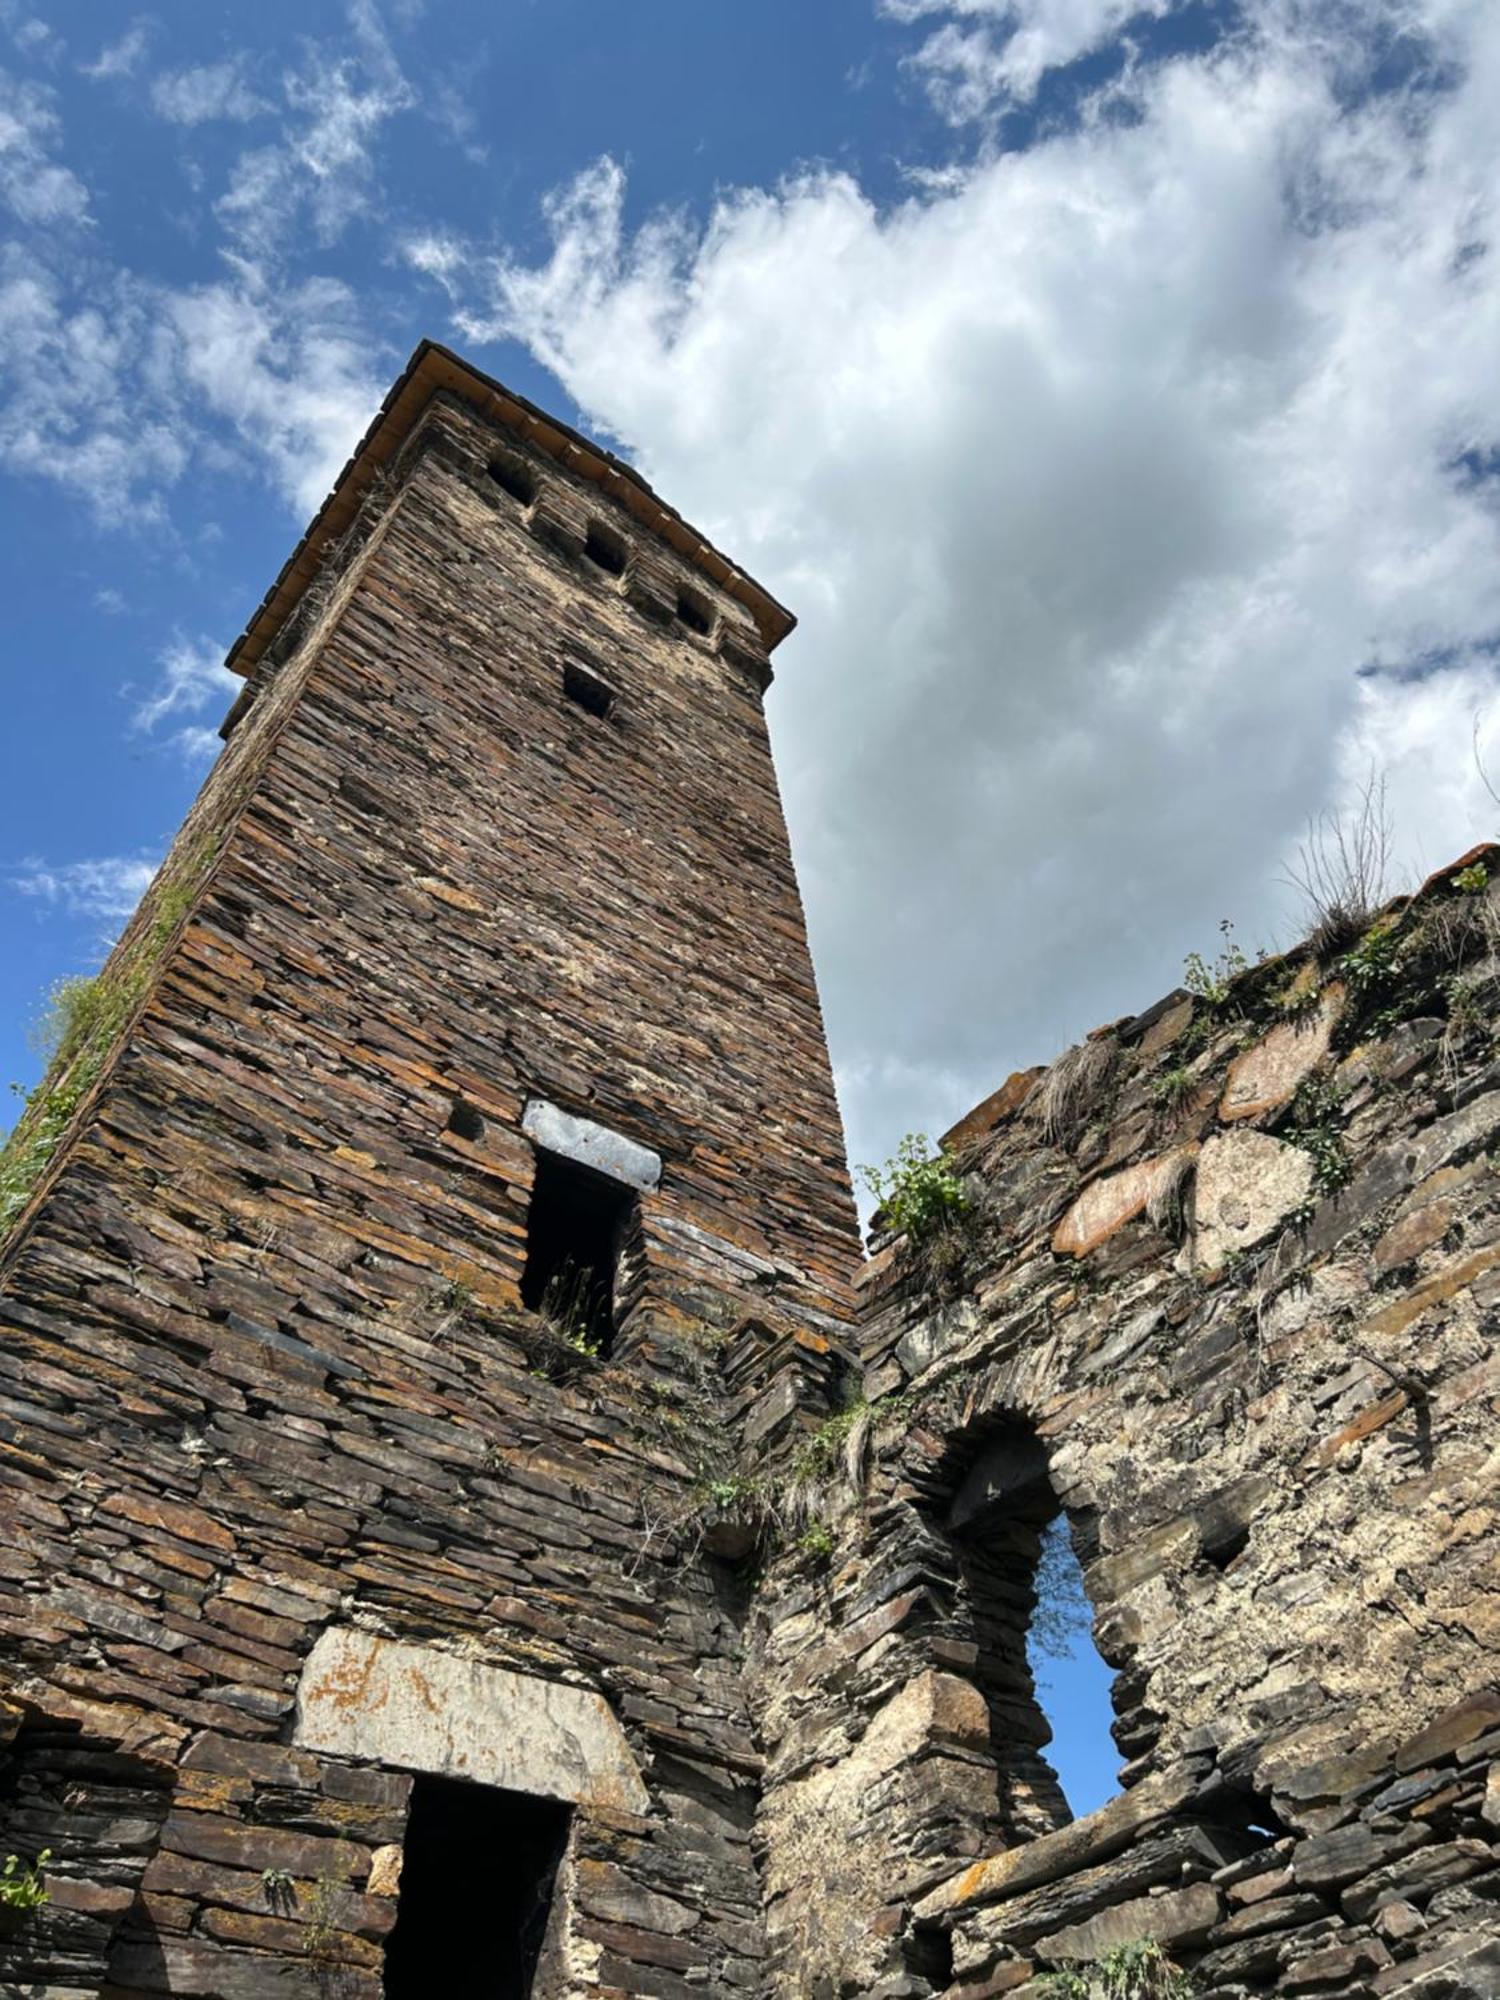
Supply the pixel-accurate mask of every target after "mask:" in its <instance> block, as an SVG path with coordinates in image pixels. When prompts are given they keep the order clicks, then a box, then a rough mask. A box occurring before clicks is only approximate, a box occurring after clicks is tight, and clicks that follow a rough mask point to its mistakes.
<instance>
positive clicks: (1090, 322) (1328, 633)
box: [417, 0, 1500, 1158]
mask: <svg viewBox="0 0 1500 2000" xmlns="http://www.w3.org/2000/svg"><path fill="white" fill-rule="evenodd" d="M1409 11H1410V14H1411V18H1412V21H1413V22H1414V24H1415V25H1417V26H1421V25H1422V22H1421V18H1420V17H1419V15H1418V10H1417V5H1416V0H1412V7H1411V9H1410V10H1409ZM1037 18H1038V19H1041V18H1042V13H1041V11H1040V10H1038V11H1037ZM1055 18H1056V19H1060V18H1061V16H1057V17H1055ZM1340 20H1343V22H1344V35H1343V38H1342V39H1341V38H1340V36H1339V35H1338V34H1337V33H1336V32H1335V29H1336V28H1337V26H1338V23H1339V21H1340ZM1264 21H1265V26H1264V32H1263V33H1260V34H1256V33H1253V32H1251V31H1249V30H1247V31H1246V32H1244V33H1242V34H1240V35H1238V36H1237V37H1236V38H1235V39H1234V40H1233V41H1232V42H1231V43H1227V44H1224V45H1222V46H1221V47H1220V48H1219V49H1218V50H1217V51H1216V52H1214V53H1213V54H1211V55H1209V56H1194V57H1181V58H1178V59H1175V60H1172V61H1170V62H1163V63H1158V64H1157V65H1156V66H1155V67H1153V68H1151V69H1150V70H1149V71H1146V72H1144V73H1142V74H1140V75H1138V76H1136V77H1135V78H1134V79H1133V80H1132V82H1131V84H1130V86H1129V87H1130V89H1131V90H1132V92H1133V100H1132V104H1131V116H1130V117H1128V118H1121V117H1117V116H1116V117H1103V116H1094V115H1088V114H1086V115H1085V116H1084V117H1083V118H1082V119H1081V121H1080V122H1079V123H1078V124H1077V125H1076V126H1075V127H1073V128H1071V129H1068V130H1063V131H1057V132H1055V133H1053V134H1052V135H1051V136H1048V137H1046V138H1045V139H1044V140H1043V141H1042V142H1040V143H1038V144H1037V145H1035V146H1034V147H1032V148H1031V149H1030V150H1028V151H1026V152H1024V153H1020V154H1016V153H1011V154H1008V155H1006V156H1003V157H1000V158H991V157H985V158H983V159H981V160H980V161H979V162H977V163H975V164H973V165H972V166H971V167H970V168H969V170H968V171H967V172H966V173H964V174H963V175H962V176H960V177H958V178H957V179H955V180H953V181H951V182H949V183H946V184H944V185H942V186H940V187H938V188H936V189H932V190H929V191H926V192H924V193H923V194H922V195H921V196H920V197H918V198H915V199H912V200H910V201H908V202H906V203H905V204H903V205H901V206H899V207H895V208H892V209H889V210H881V209H879V208H877V207H876V206H875V205H874V204H873V203H872V202H871V201H870V200H869V199H868V198H867V197H866V196H865V195H864V193H863V192H862V191H861V189H860V188H859V187H858V186H857V185H856V184H855V183H854V182H853V181H852V180H850V179H849V178H848V177H847V176H842V175H836V174H820V175H812V176H807V177H804V178H801V179H799V180H796V181H794V182H791V183H788V184H787V185H785V186H782V187H780V188H778V189H775V190H769V191H765V190H762V191H748V192H744V193H741V194H738V195H735V196H733V197H730V198H726V199H725V200H723V201H722V202H721V203H720V205H719V207H718V209H717V211H716V212H715V214H714V215H713V217H712V219H711V221H710V222H709V224H708V226H707V227H706V228H705V229H704V230H703V231H701V233H700V232H695V231H693V230H690V229H689V228H688V227H687V226H686V225H685V224H684V223H683V222H682V221H681V220H680V219H673V218H664V219H658V220H656V221H654V222H652V223H650V224H649V225H648V226H647V227H646V228H645V229H643V230H642V231H640V232H638V233H636V234H633V235H632V234H631V233H629V232H628V231H627V230H626V229H625V227H624V225H623V221H622V207H623V175H622V174H621V172H620V171H619V169H618V168H616V167H614V166H613V165H612V164H610V163H608V162H604V163H601V164H600V165H599V166H597V167H596V168H594V169H592V170H590V172H588V173H587V174H585V175H583V176H581V177H580V178H579V180H577V181H576V182H575V183H574V184H573V185H572V186H571V187H570V188H568V189H566V190H564V191H563V192H562V193H561V194H560V195H559V196H558V198H557V199H556V200H555V201H554V202H553V204H552V206H551V210H550V217H549V219H550V224H551V227H552V230H553V234H554V238H555V247H554V249H553V252H552V254H551V255H550V257H548V258H547V259H546V260H544V261H543V262H541V263H539V264H527V263H522V262H520V261H518V260H516V259H514V258H507V257H502V258H500V259H498V260H491V261H488V262H487V261H486V260H485V258H484V257H482V256H481V255H479V254H478V253H476V252H474V251H473V250H470V251H469V252H468V254H467V259H466V260H465V259H464V258H462V257H461V258H459V259H457V261H455V258H454V256H453V254H452V253H453V250H454V246H453V244H452V241H451V239H449V238H445V237H441V236H440V237H439V238H438V241H439V243H440V245H441V255H440V256H437V257H436V258H435V259H434V257H433V255H432V254H431V253H430V252H429V251H424V252H423V255H422V257H421V258H419V259H418V260H417V261H419V262H421V261H425V262H426V264H427V267H428V268H429V269H432V268H435V269H436V270H437V272H438V275H440V276H441V277H443V278H444V279H446V281H447V282H448V283H449V284H450V285H452V286H455V287H458V288H460V289H461V290H462V289H463V288H464V287H466V290H463V296H464V297H465V300H466V304H465V306H464V308H463V310H462V311H461V312H460V313H459V314H458V319H459V324H460V325H461V327H463V328H464V329H465V330H466V331H467V332H468V334H469V335H470V337H491V338H498V337H502V336H506V335H514V336H517V337H519V338H521V339H523V340H525V341H526V342H527V343H528V344H529V346H530V347H531V349H532V351H533V352H534V353H535V354H536V355H537V356H538V357H539V358H541V359H542V360H543V361H545V362H546V363H547V365H548V366H550V367H551V368H552V369H553V370H554V371H555V372H556V373H557V375H558V376H559V378H560V380H561V381H562V383H563V384H564V386H565V389H566V391H567V392H568V393H569V394H570V395H571V396H572V397H573V398H575V399H576V401H577V403H578V404H579V405H580V406H582V408H583V409H584V410H585V411H586V412H587V413H588V416H589V419H590V420H591V421H592V422H594V423H595V424H596V425H598V426H600V427H602V428H604V429H606V430H608V431H609V432H610V433H611V434H613V435H614V436H615V437H617V438H620V439H623V440H624V441H625V443H626V444H627V446H628V447H629V448H631V449H632V450H633V451H634V452H635V453H636V455H637V457H638V459H639V461H640V462H641V464H642V467H643V470H645V472H646V473H647V475H648V476H649V477H650V478H651V479H652V480H653V481H655V482H657V483H659V485H660V486H661V488H662V490H663V491H665V492H666V493H667V494H669V495H670V497H671V499H672V500H673V502H674V503H675V504H677V505H680V506H681V507H683V508H684V510H685V511H686V512H687V514H688V515H689V517H690V518H692V519H694V520H696V521H698V522H699V523H700V524H701V525H702V526H703V527H704V528H705V529H706V530H707V531H708V532H709V533H710V534H711V535H713V537H714V539H715V540H717V541H719V542H721V544H722V545H723V546H725V547H727V548H729V549H730V550H732V551H733V552H734V553H735V554H736V555H737V556H739V557H740V558H741V559H742V560H744V561H745V562H746V564H747V565H748V566H749V567H750V568H751V569H752V570H753V571H755V572H756V573H758V574H760V575H761V576H762V577H763V578H764V580H765V581H766V582H767V583H768V584H769V585H770V586H771V587H772V588H773V589H775V590H776V591H777V592H778V594H779V595H781V596H783V597H784V598H785V599H786V600H787V601H788V602H789V603H791V604H792V605H793V606H794V607H795V608H797V609H798V610H799V611H800V612H801V614H802V616H803V620H804V622H803V627H802V630H801V631H800V632H799V633H798V634H797V635H796V636H795V637H794V638H793V639H792V640H791V641H790V642H788V644H787V645H786V646H785V647H784V649H783V652H782V655H781V660H780V679H779V682H778V686H777V689H776V691H775V692H774V694H773V697H772V701H773V704H774V708H773V721H774V729H775V736H776V744H777V750H778V759H779V763H780V768H781V771H782V777H783V783H784V787H785V791H786V796H787V803H788V809H789V814H790V818H791V820H792V824H793V830H794V834H795V836H796V840H797V847H798V854H799V859H800V865H801V872H802V877H803V883H804V889H805V892H806V895H807V899H808V905H809V916H810V921H811V926H812V931H813V939H814V944H815V948H816V951H817V955H818V962H819V967H820V973H821V978H822V985H823V991H824V996H825V1002H826V1006H827V1013H828V1019H829V1026H830V1030H831V1036H832V1041H833V1045H834V1048H835V1052H836V1055H837V1057H838V1061H839V1067H840V1072H841V1075H842V1077H843V1079H844V1083H845V1091H846V1112H847V1114H848V1117H849V1121H850V1126H851V1140H852V1150H853V1152H854V1155H855V1157H856V1158H870V1157H872V1156H876V1155H878V1154H879V1153H880V1152H882V1151H884V1150H885V1149H886V1148H887V1147H888V1145H889V1143H890V1142H891V1141H892V1140H893V1139H894V1138H895V1137H896V1136H898V1135H899V1132H900V1131H901V1130H902V1129H903V1128H904V1127H905V1126H907V1125H916V1124H921V1125H925V1126H926V1127H927V1128H928V1129H937V1128H939V1127H940V1126H941V1124H942V1123H943V1122H944V1121H945V1119H946V1118H947V1117H948V1116H949V1115H951V1114H956V1113H958V1112H960V1111H962V1110H963V1109H965V1108H966V1106H967V1103H969V1102H972V1101H973V1100H974V1099H976V1098H977V1097H978V1096H980V1095H981V1094H982V1093H983V1092H984V1091H986V1090H987V1089H990V1088H992V1087H993V1086H994V1085H995V1084H996V1083H997V1082H998V1081H999V1080H1000V1077H1001V1075H1003V1073H1004V1070H1005V1068H1006V1067H1008V1066H1011V1065H1013V1064H1019V1063H1022V1062H1030V1061H1036V1060H1039V1059H1044V1058H1046V1057H1048V1056H1050V1055H1051V1054H1053V1053H1054V1052H1055V1051H1056V1049H1057V1047H1058V1046H1059V1045H1060V1044H1061V1042H1062V1041H1063V1040H1064V1039H1065V1038H1068V1037H1072V1036H1076V1035H1077V1034H1078V1033H1080V1032H1081V1031H1083V1030H1086V1029H1088V1028H1089V1027H1092V1026H1093V1025H1095V1024H1096V1022H1098V1021H1099V1020H1101V1019H1106V1018H1109V1017H1110V1016H1112V1015H1116V1014H1119V1013H1121V1012H1124V1011H1126V1010H1128V1009H1133V1008H1136V1007H1140V1006H1144V1005H1146V1004H1147V1003H1149V1002H1150V1001H1152V1000H1154V999H1155V998H1156V997H1157V995H1158V993H1159V992H1160V991H1162V990H1163V989H1165V988H1166V987H1167V986H1169V985H1170V984H1171V983H1172V982H1173V980H1174V978H1175V976H1176V975H1177V971H1178V968H1179V967H1180V964H1181V960H1182V957H1183V954H1184V952H1185V951H1186V950H1187V949H1189V948H1191V947H1197V946H1202V947H1204V948H1211V947H1212V945H1213V942H1214V937H1215V923H1216V920H1217V918H1218V917H1219V916H1220V915H1221V914H1224V913H1226V912H1227V913H1229V914H1230V915H1232V916H1234V917H1235V918H1236V920H1237V923H1238V929H1239V935H1240V936H1241V937H1242V938H1243V939H1245V940H1246V941H1247V942H1253V941H1255V940H1256V939H1257V938H1258V937H1260V936H1264V935H1266V934H1267V933H1269V932H1270V931H1271V930H1273V929H1275V928H1280V929H1281V931H1282V933H1283V935H1287V934H1289V922H1290V919H1289V917H1288V914H1287V910H1286V905H1285V895H1284V891H1283V890H1282V888H1281V886H1280V877H1281V873H1282V868H1283V863H1284V857H1285V855H1286V853H1287V851H1288V849H1289V848H1290V847H1291V846H1292V845H1294V844H1295V841H1296V839H1297V836H1298V833H1299V831H1300V829H1301V827H1302V825H1303V823H1304V821H1305V819H1306V817H1307V816H1308V815H1309V814H1310V813H1313V812H1316V811H1318V810H1320V809H1322V808H1324V807H1326V806H1328V805H1329V804H1330V803H1331V802H1333V801H1335V800H1336V799H1337V798H1339V797H1340V796H1342V795H1344V794H1345V793H1346V792H1347V789H1348V787H1349V785H1350V783H1351V781H1352V780H1353V779H1354V777H1356V776H1357V775H1358V774H1359V773H1361V772H1362V771H1363V769H1364V766H1365V764H1366V761H1367V759H1368V757H1369V756H1370V755H1371V754H1372V753H1373V754H1375V755H1376V756H1378V757H1379V758H1380V759H1382V760H1383V761H1384V762H1386V763H1387V764H1388V765H1389V766H1390V771H1391V786H1392V797H1393V802H1394V804H1395V806H1396V808H1397V810H1398V812H1399V813H1400V815H1401V820H1402V828H1401V830H1402V833H1403V835H1404V839H1405V844H1406V848H1407V852H1408V855H1409V858H1410V859H1411V860H1412V862H1413V863H1414V864H1415V862H1416V861H1417V860H1418V859H1419V858H1426V859H1433V858H1434V857H1435V858H1436V860H1438V861H1439V862H1440V861H1441V860H1443V859H1444V858H1446V856H1447V855H1448V854H1449V853H1451V852H1456V851H1457V850H1459V849H1460V848H1462V847H1463V846H1465V845H1466V844H1467V843H1468V841H1469V840H1470V838H1471V837H1473V835H1474V834H1475V833H1476V832H1480V831H1484V830H1487V829H1488V828H1489V827H1490V826H1491V825H1492V824H1493V823H1494V820H1495V817H1496V815H1495V813H1494V812H1493V810H1491V809H1490V808H1489V806H1488V802H1487V801H1485V800H1483V799H1482V798H1480V797H1477V796H1476V792H1475V787H1474V785H1473V784H1472V783H1471V782H1470V780H1469V778H1468V776H1467V775H1466V773H1467V762H1468V722H1467V718H1468V715H1469V712H1470V710H1471V709H1472V707H1473V706H1474V705H1475V703H1476V701H1479V700H1480V699H1481V698H1482V697H1485V696H1486V695H1487V694H1488V693H1489V691H1490V690H1492V688H1493V686H1494V676H1493V672H1492V667H1491V664H1490V656H1489V654H1488V653H1487V652H1486V650H1485V648H1486V644H1487V642H1488V640H1489V639H1490V637H1491V636H1492V635H1494V634H1497V633H1500V560H1497V558H1500V509H1497V504H1496V499H1495V494H1496V491H1497V487H1496V484H1495V482H1494V481H1492V480H1485V479H1468V478H1465V477H1463V476H1460V474H1459V473H1458V472H1456V471H1455V470H1454V469H1453V467H1454V461H1455V460H1456V458H1457V457H1458V455H1459V454H1460V453H1462V452H1464V451H1466V450H1476V451H1480V452H1483V451H1484V450H1487V449H1489V448H1491V447H1492V446H1493V444H1494V443H1495V441H1497V440H1500V377H1497V375H1496V372H1495V368H1494V356H1495V354H1496V352H1497V351H1500V260H1497V256H1496V252H1495V250H1494V248H1492V247H1491V246H1492V245H1494V244H1495V243H1496V241H1497V238H1500V216H1497V213H1496V205H1497V187H1500V172H1497V165H1500V135H1497V129H1496V127H1495V123H1494V120H1493V116H1492V107H1493V104H1494V102H1495V101H1496V96H1497V93H1500V17H1497V16H1496V15H1495V13H1494V10H1493V9H1485V8H1481V7H1480V6H1478V5H1477V4H1476V5H1463V4H1458V0H1454V4H1452V5H1441V6H1440V0H1433V8H1432V12H1431V15H1430V17H1429V18H1428V19H1427V22H1426V27H1427V32H1428V33H1429V34H1430V36H1431V48H1430V50H1429V55H1430V57H1431V62H1430V65H1429V73H1431V72H1435V71H1440V70H1443V69H1446V70H1447V72H1448V74H1449V76H1450V78H1451V86H1450V87H1449V88H1447V89H1446V90H1444V91H1442V92H1432V91H1429V90H1428V89H1427V86H1426V80H1425V77H1424V76H1423V75H1421V74H1417V75H1415V77H1414V81H1413V82H1412V84H1411V85H1410V87H1409V88H1408V89H1406V90H1387V91H1386V92H1384V93H1383V94H1381V95H1376V96H1372V95H1370V94H1368V93H1366V94H1364V95H1363V96H1355V97H1352V98H1351V97H1350V96H1349V95H1348V94H1346V93H1345V92H1343V90H1342V89H1341V88H1339V89H1336V88H1335V72H1336V71H1339V70H1343V69H1346V68H1349V67H1354V66H1357V65H1358V63H1359V62H1360V61H1362V60H1363V59H1364V54H1363V50H1362V48H1361V47H1360V46H1359V45H1358V43H1357V40H1351V39H1350V37H1355V36H1357V34H1358V30H1359V26H1360V24H1359V22H1358V21H1355V22H1353V23H1351V22H1350V21H1349V19H1348V17H1341V16H1336V15H1335V13H1334V12H1333V10H1328V9H1323V10H1321V11H1315V12H1314V13H1313V14H1311V15H1309V16H1308V17H1306V18H1305V19H1304V18H1302V17H1298V16H1293V15H1290V14H1285V13H1282V14H1278V15H1277V17H1276V18H1275V19H1272V18H1271V17H1270V16H1266V17H1264ZM1309 21H1310V22H1311V26H1309V25H1308V23H1309ZM419 240H421V239H419ZM1475 462H1476V463H1478V462H1479V461H1475ZM1371 667H1373V668H1375V669H1376V671H1375V672H1374V674H1373V675H1368V676H1366V677H1365V678H1361V677H1360V670H1361V669H1363V668H1371ZM1428 669H1431V671H1427V670H1428ZM1424 673H1425V678H1424V677H1423V675H1424ZM1476 815H1478V818H1479V821H1480V824H1478V825H1476ZM1418 848H1420V849H1421V857H1419V856H1418V855H1417V852H1416V850H1417V849H1418ZM914 1077H915V1078H919V1079H920V1078H930V1079H931V1083H932V1089H933V1091H934V1099H933V1101H931V1102H930V1103H928V1104H927V1105H926V1107H925V1109H924V1108H922V1107H920V1106H919V1105H918V1104H916V1103H914V1102H913V1101H912V1099H913V1095H914V1092H913V1088H912V1085H911V1083H910V1081H909V1080H910V1079H911V1078H914Z"/></svg>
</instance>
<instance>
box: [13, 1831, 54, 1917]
mask: <svg viewBox="0 0 1500 2000" xmlns="http://www.w3.org/2000/svg"><path fill="white" fill-rule="evenodd" d="M51 1859H52V1849H51V1848H50V1847H44V1848H43V1849H42V1851H41V1853H40V1854H39V1855H38V1856H37V1858H36V1860H35V1861H33V1862H31V1863H30V1865H28V1864H27V1863H26V1862H24V1861H23V1860H22V1859H21V1857H20V1855H19V1854H7V1855H6V1857H5V1862H4V1865H3V1866H0V1911H4V1912H5V1913H6V1914H8V1915H10V1916H16V1917H24V1916H29V1915H30V1913H31V1912H32V1911H33V1910H36V1909H40V1908H41V1906H42V1904H43V1903H46V1902H50V1901H51V1898H50V1897H49V1896H48V1894H47V1885H46V1882H45V1881H44V1880H43V1876H44V1873H45V1870H46V1867H47V1863H48V1862H49V1861H50V1860H51Z"/></svg>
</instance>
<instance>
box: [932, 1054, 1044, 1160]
mask: <svg viewBox="0 0 1500 2000" xmlns="http://www.w3.org/2000/svg"><path fill="white" fill-rule="evenodd" d="M1045 1075H1046V1071H1045V1070H1044V1069H1018V1070H1016V1071H1014V1072H1013V1073H1012V1074H1011V1075H1010V1076H1008V1077H1007V1078H1006V1079H1005V1081H1004V1083H1002V1084H1001V1086H1000V1088H999V1089H998V1090H996V1091H992V1092H991V1094H990V1095H989V1096H988V1097H987V1098H985V1100H984V1102H983V1103H982V1104H976V1105H975V1106H974V1109H973V1110H972V1111H968V1112H965V1114H964V1116H963V1117H962V1118H960V1119H959V1121H958V1123H957V1124H956V1125H952V1126H950V1127H949V1128H948V1130H947V1131H946V1132H945V1133H944V1134H943V1136H942V1139H941V1140H940V1141H939V1143H940V1144H941V1146H942V1148H943V1150H944V1152H946V1153H961V1152H962V1151H963V1150H964V1148H965V1147H966V1146H972V1145H975V1144H976V1143H977V1142H978V1141H979V1140H980V1139H986V1138H988V1137H989V1135H990V1133H991V1132H993V1131H994V1130H995V1128H996V1126H997V1125H1003V1124H1004V1123H1005V1122H1006V1120H1007V1119H1008V1118H1014V1117H1015V1115H1016V1113H1017V1112H1018V1111H1019V1110H1020V1109H1021V1107H1022V1105H1023V1104H1024V1103H1025V1102H1026V1100H1027V1098H1028V1097H1030V1095H1031V1093H1032V1091H1033V1090H1035V1089H1036V1086H1037V1081H1038V1079H1039V1078H1040V1077H1042V1076H1045Z"/></svg>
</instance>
